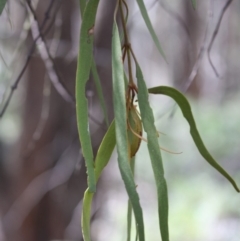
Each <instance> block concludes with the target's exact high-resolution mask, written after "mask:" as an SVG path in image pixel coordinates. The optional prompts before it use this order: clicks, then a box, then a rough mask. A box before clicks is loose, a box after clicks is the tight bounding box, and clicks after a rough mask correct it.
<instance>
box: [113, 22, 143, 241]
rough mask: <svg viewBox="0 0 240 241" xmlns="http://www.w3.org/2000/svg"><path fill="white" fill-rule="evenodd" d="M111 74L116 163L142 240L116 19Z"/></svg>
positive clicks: (141, 219) (140, 211) (141, 223)
mask: <svg viewBox="0 0 240 241" xmlns="http://www.w3.org/2000/svg"><path fill="white" fill-rule="evenodd" d="M112 75H113V96H114V98H113V103H114V114H115V123H116V143H117V152H118V165H119V169H120V172H121V176H122V179H123V181H124V184H125V188H126V190H127V193H128V196H129V199H130V201H131V204H132V208H133V212H134V215H135V219H136V222H137V227H138V232H139V240H140V241H144V240H145V238H144V224H143V214H142V208H141V206H140V202H139V196H138V193H137V191H136V186H135V183H134V178H133V174H132V171H131V168H130V165H129V158H128V139H127V121H126V120H127V115H126V99H125V98H126V96H125V83H124V70H123V62H122V51H121V43H120V36H119V32H118V27H117V24H116V21H114V23H113V38H112Z"/></svg>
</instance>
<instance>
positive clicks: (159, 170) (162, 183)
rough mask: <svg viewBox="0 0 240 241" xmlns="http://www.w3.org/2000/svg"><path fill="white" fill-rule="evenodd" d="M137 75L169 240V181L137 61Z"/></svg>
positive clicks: (161, 214)
mask: <svg viewBox="0 0 240 241" xmlns="http://www.w3.org/2000/svg"><path fill="white" fill-rule="evenodd" d="M136 76H137V83H138V103H139V109H140V112H141V118H142V123H143V127H144V130H145V131H146V133H147V141H148V144H147V146H148V152H149V155H150V159H151V163H152V169H153V173H154V177H155V182H156V186H157V193H158V215H159V225H160V231H161V237H162V241H168V240H169V232H168V194H167V183H166V180H165V178H164V170H163V163H162V157H161V153H160V147H159V144H158V136H157V130H156V127H155V125H154V116H153V111H152V109H151V107H150V105H149V101H148V90H147V87H146V83H145V81H144V79H143V74H142V71H141V69H140V67H139V65H138V63H137V62H136Z"/></svg>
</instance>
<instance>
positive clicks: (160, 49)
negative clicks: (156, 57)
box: [137, 0, 167, 61]
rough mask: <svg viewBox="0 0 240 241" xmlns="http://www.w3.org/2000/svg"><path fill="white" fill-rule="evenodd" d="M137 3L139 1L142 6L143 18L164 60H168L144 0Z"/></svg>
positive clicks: (140, 6)
mask: <svg viewBox="0 0 240 241" xmlns="http://www.w3.org/2000/svg"><path fill="white" fill-rule="evenodd" d="M137 3H138V6H139V8H140V11H141V14H142V17H143V19H144V21H145V23H146V25H147V28H148V31H149V32H150V34H151V36H152V39H153V41H154V43H155V45H156V47H157V49H158V51H159V52H160V54H161V55H162V57H163V58H164V60H165V61H167V60H166V56H165V53H164V52H163V49H162V47H161V44H160V43H159V40H158V37H157V35H156V33H155V31H154V29H153V26H152V23H151V21H150V18H149V16H148V13H147V9H146V6H145V3H144V2H143V0H137Z"/></svg>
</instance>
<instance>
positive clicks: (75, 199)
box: [5, 0, 115, 241]
mask: <svg viewBox="0 0 240 241" xmlns="http://www.w3.org/2000/svg"><path fill="white" fill-rule="evenodd" d="M54 2H55V4H58V3H59V2H60V1H59V0H55V1H54ZM102 2H103V3H101V7H100V13H99V15H98V21H97V23H96V33H95V35H96V37H95V45H96V48H95V57H96V62H97V67H98V70H99V74H100V78H101V80H102V83H103V86H104V89H103V91H104V96H105V97H106V102H107V107H108V112H109V116H110V119H112V117H113V114H112V95H111V89H112V87H111V58H110V56H111V45H110V43H111V30H112V15H113V9H114V6H115V5H114V3H115V1H111V3H110V4H109V3H108V1H102ZM48 4H49V1H46V0H45V1H43V0H42V1H39V6H38V9H37V15H38V18H39V21H40V23H41V21H42V19H43V18H44V16H45V15H44V14H45V11H46V6H47V5H48ZM78 9H79V6H78V2H76V1H74V0H71V1H62V6H61V8H60V11H61V15H62V26H61V30H60V31H61V37H60V39H61V40H60V45H59V49H58V54H57V56H58V57H57V58H56V61H55V63H56V66H57V68H58V69H59V70H60V73H61V76H62V79H63V80H64V81H65V84H66V86H67V87H68V89H69V90H70V92H71V93H72V94H73V95H74V93H75V89H74V87H75V73H76V58H74V60H73V61H70V62H69V61H68V60H67V59H66V58H65V57H66V56H67V55H68V53H69V52H70V50H71V49H74V46H73V45H74V41H73V37H74V35H79V32H73V26H74V25H75V24H76V25H78V23H76V22H74V21H79V20H78V19H77V18H76V17H74V16H77V15H78V14H79V11H78ZM76 12H77V14H76ZM50 21H51V18H50V20H49V22H50ZM53 31H54V30H53ZM52 35H53V33H52V31H51V32H50V33H49V34H48V37H47V38H46V39H47V41H48V40H50V39H51V37H52ZM77 44H78V42H77ZM75 49H76V48H75ZM46 74H47V73H46V69H45V66H44V63H43V61H42V59H41V58H40V57H39V55H37V56H34V57H33V58H32V60H31V63H30V65H29V67H28V71H27V77H26V83H25V84H26V86H25V101H24V103H25V104H24V112H23V116H22V119H23V121H22V123H23V124H22V135H21V137H20V139H19V142H18V144H17V148H19V156H18V158H17V159H16V160H15V161H16V163H18V166H19V167H20V168H19V169H18V172H17V173H18V174H17V176H16V177H15V180H14V181H13V183H12V189H11V190H12V196H13V197H14V198H13V199H14V200H13V201H12V202H11V203H10V205H11V204H12V203H14V201H15V200H16V199H17V198H19V197H21V195H22V193H23V191H24V190H26V188H27V186H28V185H29V184H30V183H31V184H32V185H36V188H33V190H34V192H32V193H30V194H31V195H30V196H29V200H28V201H27V202H25V203H22V204H21V205H23V206H24V205H27V206H28V205H29V206H30V204H31V205H32V204H33V203H34V201H33V202H32V200H34V198H35V197H36V200H37V201H36V203H35V205H33V208H32V209H31V210H30V213H29V214H27V218H26V219H24V218H23V223H21V222H20V223H19V222H18V220H17V218H18V215H19V216H22V214H23V215H25V213H21V212H24V210H27V208H28V207H26V206H25V207H22V208H21V205H20V204H19V205H18V206H17V207H18V210H16V212H13V214H12V216H11V215H10V218H9V220H8V222H7V223H6V225H7V227H6V228H5V229H6V236H7V240H18V241H46V240H52V239H63V238H64V235H65V230H66V227H67V226H68V224H69V222H70V221H71V218H72V215H73V211H74V208H75V207H76V205H77V204H78V203H79V201H80V200H81V198H82V196H83V192H84V190H85V188H86V170H85V167H84V164H83V165H82V166H81V169H80V170H77V169H75V166H77V164H79V163H77V159H79V158H77V157H78V150H79V143H78V136H77V127H76V115H75V108H73V107H72V105H71V104H70V103H68V102H66V101H64V100H63V99H62V97H61V96H60V95H59V94H58V93H57V92H56V91H55V89H54V87H51V96H50V112H49V117H48V119H47V122H46V126H45V128H44V131H43V133H42V135H41V138H40V139H39V141H37V142H36V146H35V148H34V149H33V151H32V152H31V155H28V156H27V157H26V152H27V150H28V146H29V143H30V142H31V140H32V136H33V133H34V131H35V129H36V127H37V125H38V122H39V119H40V114H41V108H42V105H43V88H44V81H45V77H46ZM87 88H88V91H87V96H88V93H89V92H92V93H93V96H92V97H91V96H90V97H89V98H91V99H90V101H89V103H90V111H91V114H92V115H93V116H95V119H97V120H100V122H101V123H103V117H102V119H101V118H99V116H98V115H101V113H100V111H99V104H98V102H99V101H98V99H97V97H96V94H95V93H96V92H95V88H94V85H93V82H92V81H91V80H90V81H89V83H88V85H87ZM96 115H97V116H96ZM90 129H91V130H93V134H94V138H93V139H92V142H93V146H94V152H96V149H97V147H98V145H99V143H100V141H101V139H102V137H103V135H104V133H105V130H106V126H105V124H101V125H98V124H96V123H95V122H94V121H90ZM70 145H71V148H70V149H71V150H70V151H69V152H68V153H67V155H66V157H64V158H65V161H66V163H68V162H69V163H73V161H70V159H71V158H73V159H74V162H75V164H74V169H75V171H74V170H73V171H72V174H71V175H70V176H69V178H68V179H67V180H66V181H65V182H64V183H62V184H61V185H59V186H57V188H55V189H54V190H53V191H50V192H48V191H46V192H43V190H45V189H46V190H47V188H48V185H49V183H50V179H49V177H47V176H46V181H45V182H44V176H39V175H41V174H42V175H43V173H45V172H46V171H47V170H49V169H50V168H53V167H54V166H56V165H58V163H59V162H60V161H59V159H60V158H62V157H61V155H62V154H63V152H64V151H65V150H66V149H67V148H69V146H70ZM79 155H80V154H79ZM80 159H82V157H80ZM82 161H83V160H82ZM69 165H70V164H69ZM62 171H63V173H64V172H65V171H66V172H67V171H68V170H65V169H64V170H62ZM53 175H54V174H52V177H51V178H53V179H54V178H59V177H55V176H53ZM40 177H41V178H40ZM40 179H41V180H43V182H42V184H41V185H40V184H39V182H38V184H37V183H35V182H36V180H38V181H39V180H40ZM33 181H34V182H33ZM41 192H43V193H44V194H43V195H42V196H41V195H40V196H39V197H38V195H39V193H41ZM34 195H35V196H34ZM79 215H80V214H79ZM11 218H12V219H16V220H15V221H16V222H17V225H15V226H14V225H13V226H12V225H11V224H12V221H14V220H12V221H11ZM78 225H79V233H81V227H80V216H79V223H78ZM70 236H71V234H70ZM68 238H71V237H68ZM80 238H81V237H80V235H79V236H78V237H77V239H74V240H79V239H80Z"/></svg>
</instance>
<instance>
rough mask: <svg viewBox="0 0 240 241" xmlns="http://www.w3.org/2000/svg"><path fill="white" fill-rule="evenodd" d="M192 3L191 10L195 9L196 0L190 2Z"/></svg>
mask: <svg viewBox="0 0 240 241" xmlns="http://www.w3.org/2000/svg"><path fill="white" fill-rule="evenodd" d="M191 1H192V6H193V9H196V6H197V1H196V0H191Z"/></svg>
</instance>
